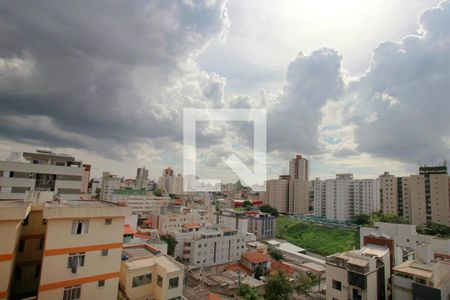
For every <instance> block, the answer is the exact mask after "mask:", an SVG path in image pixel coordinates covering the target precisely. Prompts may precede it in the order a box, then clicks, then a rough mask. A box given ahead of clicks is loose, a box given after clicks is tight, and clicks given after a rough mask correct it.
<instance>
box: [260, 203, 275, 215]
mask: <svg viewBox="0 0 450 300" xmlns="http://www.w3.org/2000/svg"><path fill="white" fill-rule="evenodd" d="M259 210H260V211H261V212H263V213H268V214H271V215H272V216H274V217H276V216H278V210H277V209H276V208H274V207H272V206H270V205H267V204H264V205H261V206H260V207H259Z"/></svg>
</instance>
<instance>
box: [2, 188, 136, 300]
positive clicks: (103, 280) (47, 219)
mask: <svg viewBox="0 0 450 300" xmlns="http://www.w3.org/2000/svg"><path fill="white" fill-rule="evenodd" d="M27 199H28V200H30V199H32V200H31V201H28V200H27V201H7V202H5V203H2V214H1V219H0V231H2V232H6V231H9V232H10V233H11V235H9V234H8V235H2V238H3V240H2V247H4V246H3V245H6V246H7V247H9V250H8V249H5V250H2V251H5V252H6V253H5V254H6V256H4V254H2V255H0V257H6V258H8V260H6V261H7V263H4V262H1V263H0V266H1V269H0V274H2V275H1V276H3V277H4V278H10V279H9V284H8V285H7V287H6V290H2V291H1V292H2V294H5V295H8V299H9V298H13V299H16V298H20V299H21V298H24V297H38V298H39V299H115V298H116V297H117V286H118V283H119V270H120V257H121V251H122V234H123V233H122V231H123V226H124V220H125V216H127V215H128V214H129V213H130V210H129V208H127V207H125V206H121V205H117V204H113V203H108V202H102V201H93V200H90V201H82V200H71V201H64V200H59V199H54V198H53V193H52V192H35V193H33V195H27ZM6 203H7V204H8V207H5V204H6ZM24 207H25V210H24ZM3 208H5V209H3ZM20 216H21V217H23V218H22V219H18V217H20ZM12 219H15V220H12ZM12 223H16V229H15V233H14V234H12V231H11V230H12V228H11V224H12ZM11 250H13V251H12V252H11ZM11 266H14V267H13V268H11ZM0 282H1V283H0V286H1V284H3V282H7V281H3V280H1V281H0ZM1 288H2V289H4V288H5V287H1ZM5 298H6V297H5ZM0 299H1V297H0Z"/></svg>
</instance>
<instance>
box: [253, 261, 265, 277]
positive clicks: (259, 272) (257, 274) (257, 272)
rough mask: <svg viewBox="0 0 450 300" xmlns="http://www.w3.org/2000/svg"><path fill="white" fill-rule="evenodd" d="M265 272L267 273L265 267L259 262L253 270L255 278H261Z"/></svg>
mask: <svg viewBox="0 0 450 300" xmlns="http://www.w3.org/2000/svg"><path fill="white" fill-rule="evenodd" d="M266 274H267V269H266V268H265V267H264V266H263V265H262V264H259V265H258V266H257V267H256V270H255V278H256V279H259V278H261V276H265V275H266Z"/></svg>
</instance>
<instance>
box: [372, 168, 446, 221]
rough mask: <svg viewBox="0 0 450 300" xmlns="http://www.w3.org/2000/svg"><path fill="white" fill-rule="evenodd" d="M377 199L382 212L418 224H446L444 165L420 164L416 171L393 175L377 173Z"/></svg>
mask: <svg viewBox="0 0 450 300" xmlns="http://www.w3.org/2000/svg"><path fill="white" fill-rule="evenodd" d="M379 179H380V193H381V194H380V199H381V202H382V205H381V208H382V210H383V212H384V213H391V214H395V215H398V216H401V217H403V218H405V219H407V220H409V221H410V222H411V223H412V224H415V225H422V224H427V223H429V222H434V223H438V224H443V225H447V226H449V225H450V196H449V193H450V189H449V182H450V179H449V176H448V174H447V166H446V165H443V166H431V167H426V166H424V167H420V168H419V174H415V175H410V176H405V177H395V176H393V175H389V174H388V173H385V174H383V175H380V177H379Z"/></svg>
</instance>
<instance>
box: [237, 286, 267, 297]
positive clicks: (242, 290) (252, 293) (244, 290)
mask: <svg viewBox="0 0 450 300" xmlns="http://www.w3.org/2000/svg"><path fill="white" fill-rule="evenodd" d="M238 295H239V296H241V298H242V299H244V300H262V299H263V298H262V297H261V296H260V295H259V294H258V291H257V290H256V288H254V287H251V286H250V285H248V284H241V286H240V287H239V290H238Z"/></svg>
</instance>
